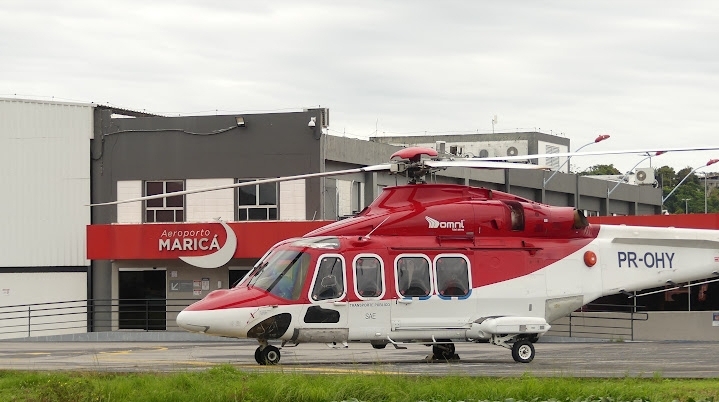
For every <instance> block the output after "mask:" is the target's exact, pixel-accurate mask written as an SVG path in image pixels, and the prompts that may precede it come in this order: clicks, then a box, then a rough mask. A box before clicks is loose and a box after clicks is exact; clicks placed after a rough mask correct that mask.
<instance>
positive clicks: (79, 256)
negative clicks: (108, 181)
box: [0, 98, 93, 267]
mask: <svg viewBox="0 0 719 402" xmlns="http://www.w3.org/2000/svg"><path fill="white" fill-rule="evenodd" d="M92 136H93V107H92V106H91V105H82V104H69V103H53V102H39V101H27V100H19V99H4V98H0V172H2V175H0V188H1V189H2V195H3V196H2V197H0V211H3V212H2V214H3V216H2V219H1V221H2V225H0V267H29V266H33V267H41V266H87V265H89V264H90V262H89V261H88V260H87V258H86V248H87V245H86V240H85V226H86V225H88V224H89V223H90V207H88V206H87V204H89V203H90V139H91V138H92Z"/></svg>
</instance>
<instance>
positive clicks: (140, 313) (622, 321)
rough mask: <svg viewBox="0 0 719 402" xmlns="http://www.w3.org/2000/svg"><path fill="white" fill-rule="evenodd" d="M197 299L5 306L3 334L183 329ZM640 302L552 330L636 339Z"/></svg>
mask: <svg viewBox="0 0 719 402" xmlns="http://www.w3.org/2000/svg"><path fill="white" fill-rule="evenodd" d="M195 301H197V299H90V300H69V301H61V302H54V303H34V304H21V305H14V306H2V307H0V339H11V338H24V337H35V336H50V335H64V334H76V333H85V332H101V331H117V330H135V331H180V329H179V327H178V326H177V324H176V323H175V318H176V317H177V314H178V313H179V312H180V311H182V310H183V309H184V308H185V307H187V306H189V305H190V304H192V303H193V302H195ZM637 309H643V308H641V307H640V308H638V307H635V306H627V305H614V304H588V305H586V306H584V307H582V309H581V310H578V311H575V312H573V313H572V314H570V315H569V316H568V317H564V318H561V319H559V320H557V321H555V322H553V323H552V329H551V331H550V334H551V335H558V336H569V337H587V338H610V339H629V340H633V339H634V323H635V321H646V320H647V319H648V318H649V315H648V314H647V313H646V312H645V311H641V312H638V311H637Z"/></svg>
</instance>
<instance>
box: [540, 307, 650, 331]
mask: <svg viewBox="0 0 719 402" xmlns="http://www.w3.org/2000/svg"><path fill="white" fill-rule="evenodd" d="M648 319H649V314H648V313H647V312H646V311H645V308H644V307H643V306H630V305H620V304H599V303H597V304H593V303H590V304H587V305H586V306H584V307H582V308H581V309H579V310H577V311H574V312H572V313H571V314H570V315H569V316H567V317H564V318H560V319H558V320H556V321H554V322H552V323H551V325H552V328H551V330H550V332H548V334H549V335H555V336H568V337H576V338H598V339H618V340H634V323H635V322H636V321H647V320H648Z"/></svg>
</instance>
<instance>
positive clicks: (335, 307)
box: [297, 254, 349, 342]
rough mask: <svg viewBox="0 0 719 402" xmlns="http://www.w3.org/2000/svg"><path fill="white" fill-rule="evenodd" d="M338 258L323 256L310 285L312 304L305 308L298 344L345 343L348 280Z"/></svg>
mask: <svg viewBox="0 0 719 402" xmlns="http://www.w3.org/2000/svg"><path fill="white" fill-rule="evenodd" d="M345 267H346V264H345V260H344V257H342V256H341V255H339V254H323V255H321V256H320V257H319V258H318V259H317V265H316V267H315V272H314V275H313V277H312V283H311V284H310V293H309V299H310V304H309V305H307V306H306V307H305V308H304V311H303V313H302V317H301V320H302V322H301V324H300V326H299V328H298V329H299V333H298V338H297V340H298V341H300V342H345V341H347V339H348V332H349V331H348V328H347V313H348V309H349V307H348V303H347V276H346V274H345Z"/></svg>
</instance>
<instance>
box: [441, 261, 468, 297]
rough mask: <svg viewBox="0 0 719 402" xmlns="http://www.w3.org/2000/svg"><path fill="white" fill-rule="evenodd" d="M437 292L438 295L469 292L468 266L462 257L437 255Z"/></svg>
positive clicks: (464, 294)
mask: <svg viewBox="0 0 719 402" xmlns="http://www.w3.org/2000/svg"><path fill="white" fill-rule="evenodd" d="M435 269H436V276H437V292H438V293H439V294H440V296H447V297H452V296H459V297H462V296H467V295H468V294H469V289H470V286H469V267H468V266H467V260H465V259H464V258H462V257H439V258H437V261H436V263H435Z"/></svg>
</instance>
